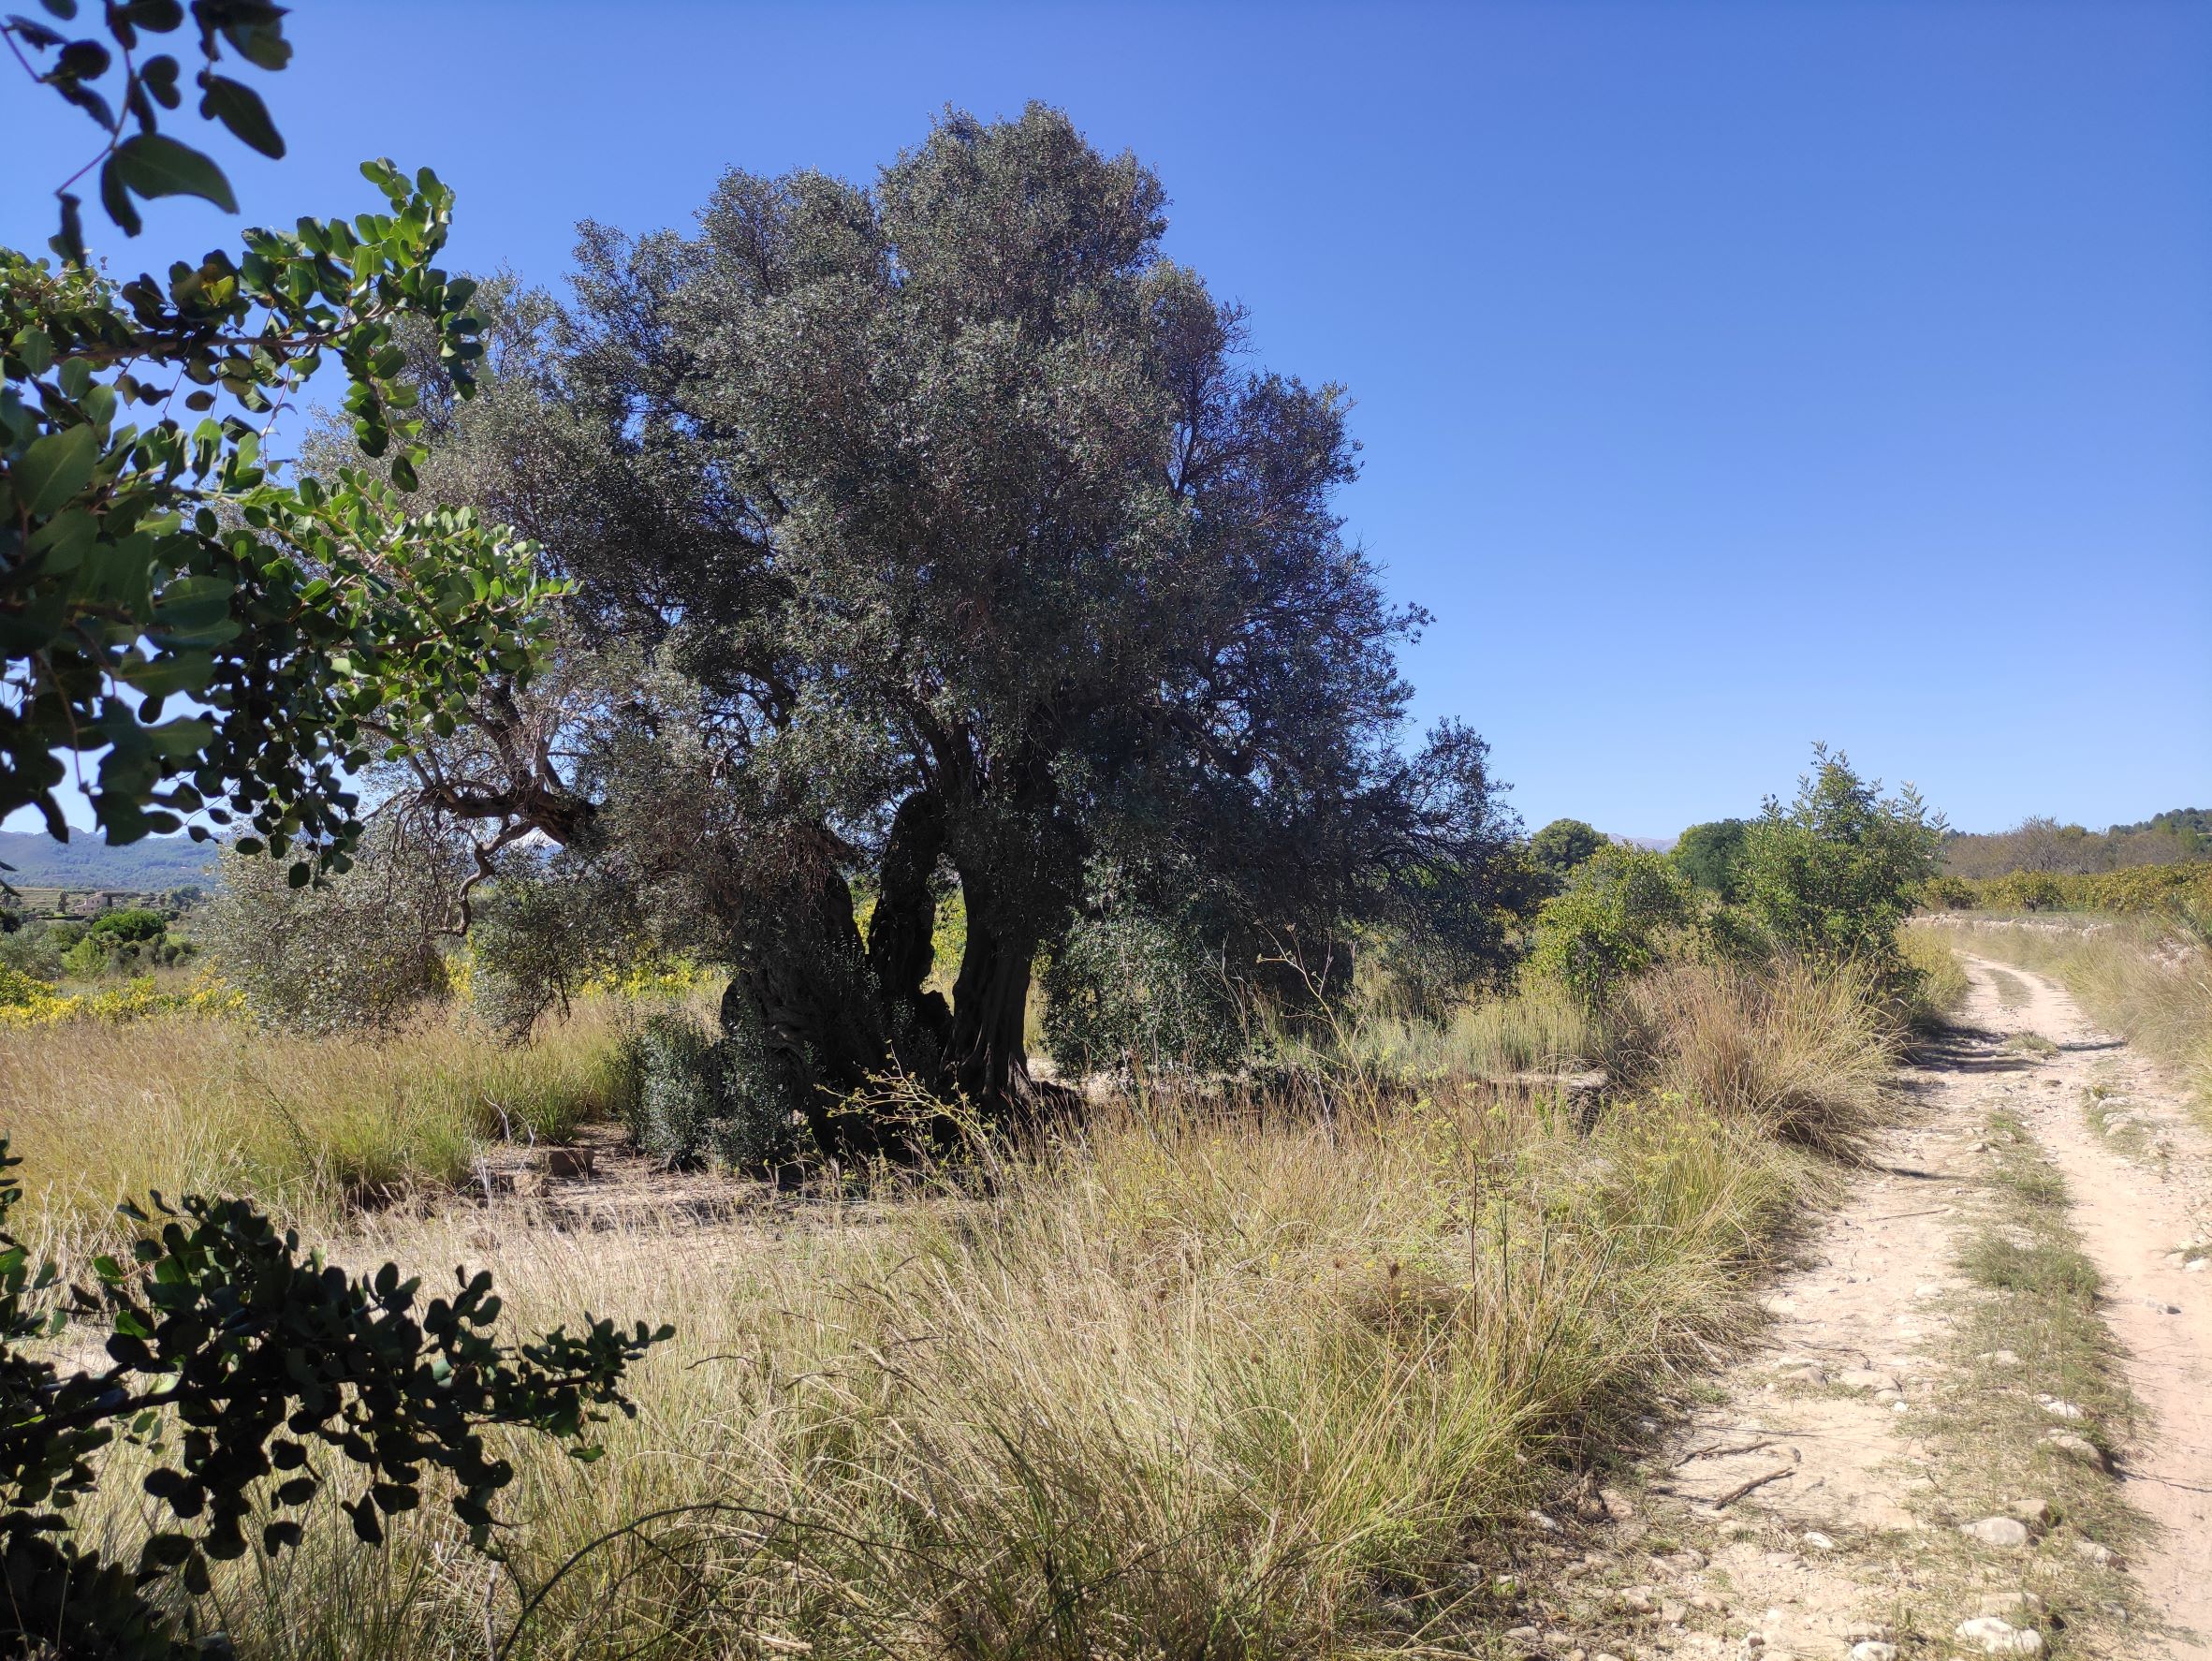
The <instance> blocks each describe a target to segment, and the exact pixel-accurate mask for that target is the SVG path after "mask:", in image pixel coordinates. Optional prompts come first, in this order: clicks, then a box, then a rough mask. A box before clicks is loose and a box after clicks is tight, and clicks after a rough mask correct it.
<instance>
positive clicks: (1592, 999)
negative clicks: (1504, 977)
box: [1529, 844, 1697, 1006]
mask: <svg viewBox="0 0 2212 1661" xmlns="http://www.w3.org/2000/svg"><path fill="white" fill-rule="evenodd" d="M1696 919H1697V908H1696V905H1695V904H1694V902H1693V901H1692V896H1691V890H1690V884H1689V882H1688V880H1687V879H1686V878H1685V877H1684V876H1683V875H1682V874H1681V873H1680V872H1679V871H1678V870H1677V869H1676V867H1675V866H1674V865H1673V864H1672V863H1671V862H1669V861H1668V860H1666V859H1665V858H1664V857H1663V855H1660V854H1654V853H1648V852H1647V851H1645V850H1644V849H1642V848H1636V847H1628V846H1623V845H1618V844H1609V845H1606V846H1604V847H1603V848H1600V849H1598V850H1597V852H1595V853H1594V854H1592V855H1591V856H1590V857H1589V859H1588V860H1585V861H1584V862H1583V863H1582V864H1581V866H1580V867H1578V868H1577V869H1576V871H1575V875H1574V877H1573V879H1572V880H1571V881H1570V882H1569V883H1568V885H1567V889H1566V891H1565V892H1564V893H1562V894H1560V895H1558V896H1557V897H1555V898H1553V899H1551V900H1547V901H1545V904H1544V909H1543V910H1542V911H1540V912H1538V913H1537V916H1536V927H1535V937H1534V944H1533V946H1532V947H1531V950H1530V953H1529V966H1530V968H1531V969H1532V970H1533V971H1534V972H1535V973H1536V974H1538V975H1540V976H1544V977H1549V978H1551V979H1554V980H1556V981H1558V982H1559V983H1560V985H1562V986H1565V987H1567V988H1568V989H1569V990H1570V991H1572V992H1575V995H1576V996H1578V997H1580V998H1581V999H1582V1000H1583V1001H1584V1002H1585V1003H1586V1004H1589V1005H1592V1006H1595V1005H1598V1004H1601V1003H1603V1002H1604V1001H1605V1000H1606V999H1607V998H1609V997H1611V996H1612V995H1613V993H1614V992H1616V991H1617V990H1618V989H1619V987H1620V986H1621V985H1622V984H1624V983H1625V982H1626V981H1628V980H1629V979H1631V978H1632V977H1634V976H1637V975H1640V974H1642V973H1643V972H1644V971H1645V970H1647V969H1648V968H1650V967H1651V965H1652V964H1653V963H1657V962H1658V961H1659V960H1660V958H1661V957H1662V955H1663V954H1664V953H1665V952H1666V951H1667V950H1668V949H1669V948H1670V946H1673V945H1675V944H1677V937H1678V936H1679V935H1680V934H1681V933H1683V932H1684V931H1686V930H1689V929H1691V928H1692V927H1693V925H1694V924H1695V922H1696Z"/></svg>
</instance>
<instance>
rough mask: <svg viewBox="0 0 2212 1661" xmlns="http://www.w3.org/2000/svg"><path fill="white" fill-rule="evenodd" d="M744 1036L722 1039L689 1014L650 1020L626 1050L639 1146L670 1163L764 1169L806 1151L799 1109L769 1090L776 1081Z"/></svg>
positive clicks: (626, 1096) (627, 1115) (626, 1103)
mask: <svg viewBox="0 0 2212 1661" xmlns="http://www.w3.org/2000/svg"><path fill="white" fill-rule="evenodd" d="M756 1048H757V1046H755V1045H754V1044H752V1043H750V1042H749V1041H748V1035H747V1034H746V1033H744V1032H743V1031H742V1030H740V1031H738V1032H734V1033H730V1034H727V1035H725V1036H722V1037H720V1038H717V1037H716V1036H714V1035H713V1034H712V1033H710V1031H709V1030H708V1029H707V1028H706V1027H705V1026H703V1025H702V1024H700V1022H697V1021H695V1020H694V1019H692V1018H691V1017H690V1016H688V1015H684V1014H681V1013H680V1012H677V1011H673V1010H670V1011H664V1012H662V1013H660V1014H656V1015H652V1016H650V1017H649V1018H647V1020H646V1022H645V1023H644V1024H643V1025H642V1026H641V1027H640V1028H638V1030H637V1032H636V1033H635V1034H634V1035H632V1036H631V1037H630V1038H629V1039H628V1040H626V1042H625V1043H624V1045H623V1061H622V1066H623V1073H624V1075H625V1079H624V1089H623V1118H624V1120H625V1121H626V1123H627V1124H628V1125H629V1128H630V1135H631V1139H633V1140H634V1141H635V1142H636V1143H637V1147H638V1148H639V1149H640V1150H641V1151H642V1152H644V1153H645V1154H650V1155H651V1156H652V1157H653V1158H655V1159H658V1160H660V1161H661V1162H662V1163H663V1164H666V1165H668V1166H670V1167H674V1168H685V1167H694V1166H699V1165H704V1164H707V1163H709V1162H710V1161H713V1162H718V1163H720V1164H723V1165H726V1166H728V1167H730V1168H731V1169H737V1170H760V1169H767V1168H769V1167H771V1166H775V1165H778V1164H781V1163H783V1162H784V1161H786V1160H788V1159H790V1158H791V1157H792V1156H793V1155H794V1154H797V1152H798V1128H797V1126H796V1124H794V1118H795V1111H796V1109H797V1108H798V1105H799V1104H795V1103H792V1102H790V1101H788V1100H786V1099H785V1098H784V1095H783V1094H782V1093H781V1092H780V1091H776V1090H774V1089H772V1088H770V1089H763V1088H761V1081H762V1080H764V1079H772V1078H773V1077H774V1076H775V1075H774V1074H773V1072H772V1071H771V1069H769V1067H767V1066H764V1065H763V1058H762V1057H761V1056H759V1055H758V1054H757V1053H755V1051H756Z"/></svg>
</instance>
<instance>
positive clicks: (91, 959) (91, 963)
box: [62, 934, 108, 980]
mask: <svg viewBox="0 0 2212 1661" xmlns="http://www.w3.org/2000/svg"><path fill="white" fill-rule="evenodd" d="M107 969H108V943H107V942H106V941H105V940H103V939H101V938H100V936H99V935H97V934H87V935H85V937H84V938H83V939H81V940H80V941H79V942H78V943H77V944H76V945H74V946H72V947H71V948H69V949H68V950H67V951H65V952H64V953H62V972H63V973H64V974H65V975H67V976H69V977H71V978H72V979H76V980H89V979H91V978H92V977H94V976H95V975H103V974H105V973H107Z"/></svg>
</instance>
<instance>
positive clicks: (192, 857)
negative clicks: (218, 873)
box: [0, 831, 215, 893]
mask: <svg viewBox="0 0 2212 1661" xmlns="http://www.w3.org/2000/svg"><path fill="white" fill-rule="evenodd" d="M214 859H215V849H214V845H213V844H212V843H206V842H193V841H191V840H189V839H187V838H185V837H183V836H149V837H147V838H146V839H145V840H144V841H143V842H134V843H132V844H131V845H129V846H128V847H110V846H109V845H107V844H106V843H104V842H102V841H100V839H99V833H98V832H97V831H77V832H76V833H75V834H74V835H72V836H71V837H70V838H69V840H68V841H67V842H55V841H53V840H51V838H49V837H47V836H44V835H41V834H40V833H39V832H37V831H0V861H5V862H6V863H7V864H9V865H12V866H14V867H15V869H14V870H13V871H6V872H0V878H5V879H6V880H7V882H8V883H10V884H11V885H13V886H14V887H16V888H19V889H142V890H145V891H148V892H152V893H163V892H166V891H167V890H168V889H181V888H185V887H188V886H190V885H193V884H196V883H197V884H199V885H201V886H203V887H204V886H205V885H206V884H207V881H208V875H209V871H210V868H211V867H212V865H213V863H214Z"/></svg>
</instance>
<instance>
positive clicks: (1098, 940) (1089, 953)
mask: <svg viewBox="0 0 2212 1661" xmlns="http://www.w3.org/2000/svg"><path fill="white" fill-rule="evenodd" d="M1041 978H1042V984H1043V988H1044V992H1045V998H1046V1006H1045V1007H1046V1014H1045V1043H1046V1046H1047V1049H1049V1050H1050V1051H1051V1054H1052V1059H1053V1061H1054V1063H1055V1064H1056V1065H1057V1066H1059V1067H1060V1069H1061V1071H1062V1072H1063V1073H1065V1074H1066V1075H1068V1076H1069V1077H1071V1078H1074V1077H1080V1076H1082V1075H1084V1074H1087V1073H1095V1072H1102V1071H1109V1070H1112V1069H1115V1068H1119V1067H1122V1066H1131V1065H1134V1066H1137V1067H1139V1068H1141V1069H1143V1070H1145V1071H1147V1072H1151V1073H1157V1072H1159V1071H1161V1070H1162V1069H1164V1068H1171V1067H1183V1068H1188V1069H1194V1070H1208V1069H1212V1068H1216V1067H1220V1066H1224V1065H1225V1064H1227V1063H1228V1062H1229V1061H1230V1060H1231V1059H1232V1058H1233V1057H1234V1056H1235V1055H1236V1054H1237V1053H1238V1051H1239V1050H1240V1049H1241V1048H1242V1043H1243V1034H1242V1032H1241V1030H1240V1028H1239V1024H1238V1019H1237V1010H1236V1008H1235V1007H1234V1005H1233V1003H1232V1001H1231V999H1230V996H1229V983H1228V980H1227V978H1226V977H1225V976H1224V975H1223V969H1222V965H1221V963H1219V962H1218V961H1214V960H1210V959H1209V956H1208V954H1207V952H1206V949H1205V948H1204V946H1203V944H1202V943H1201V942H1200V941H1198V940H1197V939H1195V938H1194V936H1193V934H1192V933H1191V932H1189V931H1186V930H1179V929H1178V928H1176V927H1175V925H1174V923H1173V921H1172V920H1171V919H1165V918H1159V917H1154V916H1150V915H1149V914H1145V913H1140V912H1123V913H1121V914H1118V915H1115V916H1112V917H1106V918H1098V919H1086V920H1084V921H1081V922H1078V923H1077V925H1076V926H1075V927H1074V928H1073V929H1071V930H1070V931H1069V933H1068V935H1067V939H1066V941H1065V943H1064V944H1063V945H1062V948H1060V950H1059V951H1058V952H1056V953H1055V954H1054V956H1053V958H1052V961H1051V962H1050V963H1047V965H1046V968H1045V972H1044V975H1043V976H1042V977H1041Z"/></svg>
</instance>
